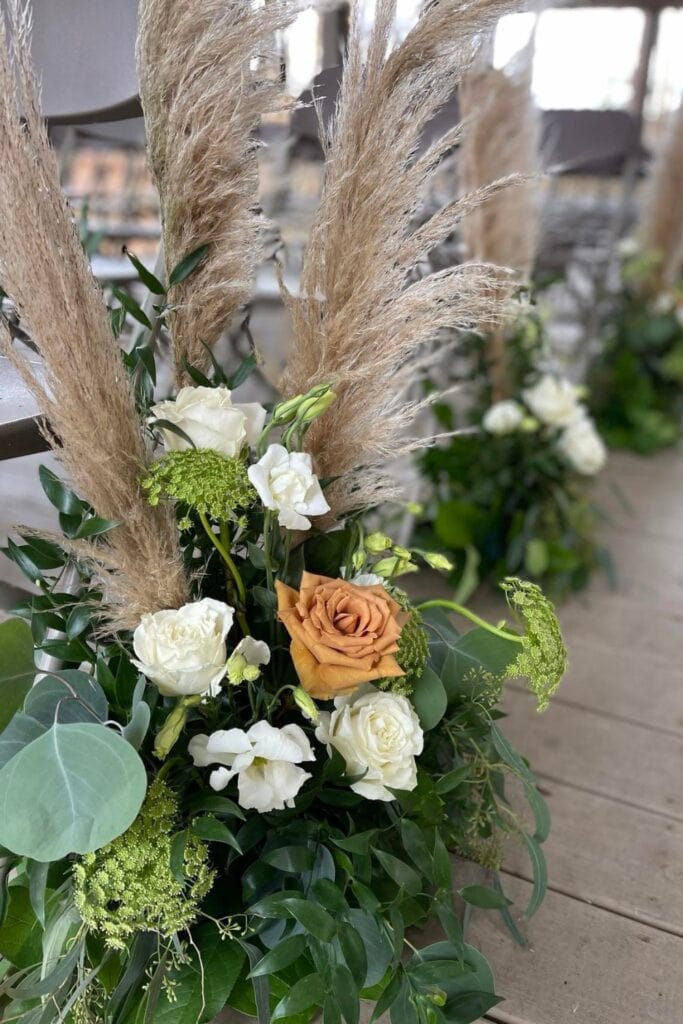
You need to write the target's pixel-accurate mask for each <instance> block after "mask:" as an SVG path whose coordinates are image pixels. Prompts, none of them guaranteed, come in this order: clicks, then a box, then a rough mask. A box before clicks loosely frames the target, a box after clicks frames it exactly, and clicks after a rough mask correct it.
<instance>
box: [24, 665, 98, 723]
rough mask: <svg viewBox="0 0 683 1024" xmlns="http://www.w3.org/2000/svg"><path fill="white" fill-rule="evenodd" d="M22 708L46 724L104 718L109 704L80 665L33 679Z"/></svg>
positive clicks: (95, 720) (96, 720) (90, 720)
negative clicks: (33, 682) (39, 678)
mask: <svg viewBox="0 0 683 1024" xmlns="http://www.w3.org/2000/svg"><path fill="white" fill-rule="evenodd" d="M24 711H25V713H26V714H27V715H31V717H32V718H36V719H37V720H38V721H39V722H42V723H43V725H45V726H46V727H48V728H49V726H51V725H52V724H53V723H54V722H63V723H67V722H105V721H106V719H107V711H108V705H107V698H106V697H105V695H104V691H103V689H102V687H101V686H100V684H99V683H98V682H97V680H96V679H93V678H92V676H89V675H88V673H87V672H81V671H80V670H79V669H64V671H62V672H59V673H55V674H54V675H52V674H51V675H48V676H44V677H43V678H42V679H41V680H40V681H39V682H37V683H36V685H35V686H34V687H33V688H32V689H31V690H30V691H29V693H28V694H27V696H26V700H25V702H24Z"/></svg>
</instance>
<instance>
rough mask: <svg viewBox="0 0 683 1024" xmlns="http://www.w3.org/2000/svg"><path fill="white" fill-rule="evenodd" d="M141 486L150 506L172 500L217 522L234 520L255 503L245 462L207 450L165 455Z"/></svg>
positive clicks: (153, 467)
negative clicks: (163, 500) (162, 499)
mask: <svg viewBox="0 0 683 1024" xmlns="http://www.w3.org/2000/svg"><path fill="white" fill-rule="evenodd" d="M142 486H143V488H144V489H145V490H146V491H147V492H148V500H149V503H150V505H158V504H159V501H160V500H161V498H162V497H169V498H175V499H176V500H177V501H181V502H184V504H186V505H188V506H189V507H190V508H196V509H197V511H198V512H203V513H206V514H207V515H209V516H211V518H212V519H218V520H228V519H234V518H235V516H236V513H237V511H238V510H243V509H246V508H249V506H250V505H252V504H253V503H254V501H255V500H256V492H255V490H254V488H253V487H252V486H251V484H250V482H249V478H248V476H247V467H246V465H245V463H244V461H243V460H242V459H240V458H235V459H229V458H226V457H225V456H223V455H219V454H218V452H215V451H211V450H210V449H208V448H207V449H204V448H199V449H197V448H188V449H187V450H186V451H180V452H168V453H167V454H166V455H164V456H162V458H160V459H159V460H158V461H157V462H154V463H152V465H151V467H150V469H149V473H148V475H147V476H146V477H145V478H144V479H143V481H142Z"/></svg>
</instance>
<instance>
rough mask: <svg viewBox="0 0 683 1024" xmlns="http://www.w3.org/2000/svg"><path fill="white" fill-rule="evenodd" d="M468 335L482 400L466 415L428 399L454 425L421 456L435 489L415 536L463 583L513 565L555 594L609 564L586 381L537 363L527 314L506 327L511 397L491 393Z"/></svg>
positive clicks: (599, 452)
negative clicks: (591, 489)
mask: <svg viewBox="0 0 683 1024" xmlns="http://www.w3.org/2000/svg"><path fill="white" fill-rule="evenodd" d="M468 343H469V346H470V349H471V352H470V358H471V360H472V361H473V364H474V366H475V370H474V371H473V375H474V380H475V382H476V386H477V390H478V393H479V394H480V395H481V400H480V401H479V402H476V403H474V404H473V405H472V406H471V407H470V408H469V409H468V411H467V419H466V422H465V423H464V424H459V423H458V422H457V421H456V419H455V415H454V411H453V408H452V407H451V406H450V405H447V404H445V403H437V404H436V405H435V412H436V414H437V416H438V418H439V422H440V424H441V425H442V426H443V427H445V428H446V430H447V431H449V432H453V431H455V433H454V434H453V436H452V437H450V439H449V440H448V442H447V443H446V444H445V445H443V446H438V447H437V446H435V447H434V448H431V449H430V450H429V451H427V452H425V453H424V454H423V455H422V456H421V459H420V464H421V468H422V472H423V473H424V475H425V476H426V477H427V478H428V479H429V480H430V481H431V484H432V488H433V490H432V494H431V497H430V499H429V501H428V504H427V511H426V516H425V518H424V520H423V524H422V525H421V526H420V527H419V536H420V537H421V539H422V540H423V542H424V543H428V544H432V545H436V546H438V547H439V548H441V549H445V550H447V551H448V552H449V553H452V556H453V559H454V569H453V577H452V578H453V579H454V581H456V582H460V583H461V584H463V585H464V587H465V588H466V589H469V588H472V587H473V586H475V585H476V583H477V581H478V580H480V579H483V578H486V577H489V576H493V577H494V578H495V579H502V578H504V577H505V576H506V575H509V574H510V573H514V574H520V575H522V576H524V577H525V578H530V579H532V580H535V581H536V582H542V583H543V585H544V586H545V587H547V588H548V589H549V591H550V592H551V593H552V594H553V595H555V596H560V597H561V596H564V595H566V594H567V593H569V592H571V591H575V590H579V589H580V588H581V587H583V586H584V585H585V583H586V581H587V580H588V577H589V576H590V573H591V572H592V571H593V570H594V569H595V568H596V567H598V566H604V567H606V568H610V563H609V556H608V553H607V552H606V551H605V550H604V549H603V548H601V547H600V546H599V545H598V543H597V541H596V538H595V531H596V526H597V522H598V512H597V509H596V508H595V506H594V505H593V503H592V502H591V500H590V498H589V496H588V494H587V488H586V484H587V481H589V480H590V479H591V478H593V477H594V476H595V475H596V474H597V473H599V472H600V471H601V470H602V468H603V466H604V464H605V459H606V449H605V446H604V444H603V442H602V440H601V438H600V435H599V434H598V432H597V431H596V428H595V424H594V422H593V419H592V417H591V415H590V414H589V412H588V409H587V406H586V404H585V399H586V397H587V389H586V388H584V387H577V386H575V385H574V384H573V383H572V382H571V381H569V380H568V379H566V378H565V377H562V376H559V375H557V374H553V373H541V372H539V371H538V370H537V369H535V366H536V364H537V362H538V361H539V349H540V348H541V347H542V325H541V324H540V321H539V320H538V319H537V318H535V317H533V316H528V317H525V318H523V319H522V320H520V321H518V322H517V323H516V324H515V326H514V328H513V329H511V330H510V331H509V332H508V334H507V336H506V342H505V352H506V363H507V372H506V375H505V379H506V381H507V382H508V387H509V392H510V397H505V398H500V399H498V400H497V401H491V389H490V387H487V386H484V387H482V385H481V381H482V380H484V381H487V380H488V374H487V368H486V363H485V361H484V360H482V358H481V355H482V349H481V344H482V343H481V340H480V339H479V338H477V337H472V338H470V339H468ZM485 350H486V346H485V344H484V351H485ZM477 366H478V367H479V369H476V367H477ZM459 427H463V428H464V429H458V428H459Z"/></svg>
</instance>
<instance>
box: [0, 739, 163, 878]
mask: <svg viewBox="0 0 683 1024" xmlns="http://www.w3.org/2000/svg"><path fill="white" fill-rule="evenodd" d="M146 788H147V776H146V773H145V768H144V765H143V763H142V761H141V760H140V757H139V756H138V754H137V753H136V752H135V750H134V749H133V747H132V746H131V745H130V743H127V742H126V741H125V740H124V739H123V738H122V737H121V736H119V735H118V734H117V733H115V732H113V731H112V730H111V729H108V728H107V727H106V726H103V725H97V724H94V723H93V724H91V723H81V722H75V723H69V724H66V725H64V724H62V723H59V722H58V723H56V724H55V725H53V726H52V727H51V728H50V729H48V730H47V732H45V733H43V735H42V736H39V737H38V738H37V739H35V740H33V742H32V743H29V744H28V745H27V746H25V747H24V748H23V750H20V751H19V753H18V754H16V755H15V756H14V757H13V758H12V760H11V761H9V762H8V763H7V764H6V765H5V767H4V768H3V769H2V771H0V845H2V846H4V847H6V848H7V849H8V850H11V851H12V852H13V853H17V854H20V855H22V856H26V857H31V858H32V859H33V860H39V861H53V860H60V859H61V858H62V857H65V856H66V855H67V854H69V853H90V852H91V851H92V850H98V849H99V848H100V847H102V846H105V845H106V844H107V843H109V842H111V841H112V839H115V838H116V837H117V836H119V835H121V833H122V832H125V830H126V829H127V828H128V827H129V826H130V825H131V824H132V822H133V820H134V819H135V817H136V815H137V813H138V811H139V810H140V806H141V804H142V801H143V799H144V796H145V791H146Z"/></svg>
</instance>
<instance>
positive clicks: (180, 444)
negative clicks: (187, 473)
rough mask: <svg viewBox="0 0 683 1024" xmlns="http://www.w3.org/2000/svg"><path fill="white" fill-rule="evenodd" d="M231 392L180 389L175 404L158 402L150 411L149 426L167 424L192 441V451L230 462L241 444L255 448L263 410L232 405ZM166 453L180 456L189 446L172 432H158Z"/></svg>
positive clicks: (253, 406)
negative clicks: (213, 454) (209, 452)
mask: <svg viewBox="0 0 683 1024" xmlns="http://www.w3.org/2000/svg"><path fill="white" fill-rule="evenodd" d="M231 395H232V392H231V391H230V390H229V389H228V388H225V387H222V386H221V387H218V388H205V387H198V388H192V387H188V388H181V389H180V391H179V392H178V394H177V396H176V399H175V401H168V402H158V403H157V404H156V405H153V406H152V408H151V409H150V414H151V415H150V422H153V421H154V420H168V421H169V423H174V424H175V425H176V426H177V427H179V428H180V430H182V431H183V433H184V434H187V436H188V437H189V438H190V439H191V440H192V443H193V444H194V446H195V448H211V449H212V450H213V451H215V452H218V453H219V455H224V456H225V457H226V458H229V459H232V458H235V456H236V455H239V453H240V452H241V450H242V448H243V447H244V445H245V444H249V445H254V444H256V442H257V440H258V437H259V434H260V433H261V431H262V430H263V424H264V423H265V419H266V410H265V409H264V408H263V406H262V405H259V404H258V402H247V403H244V404H242V405H233V402H232V397H231ZM160 433H161V435H162V437H163V439H164V444H165V445H166V448H167V449H168V450H169V451H173V452H180V451H185V449H186V448H190V447H191V445H190V444H188V442H187V441H186V440H185V438H184V437H181V436H180V434H176V433H174V432H173V431H172V430H164V429H163V427H162V428H160Z"/></svg>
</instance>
